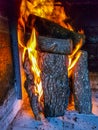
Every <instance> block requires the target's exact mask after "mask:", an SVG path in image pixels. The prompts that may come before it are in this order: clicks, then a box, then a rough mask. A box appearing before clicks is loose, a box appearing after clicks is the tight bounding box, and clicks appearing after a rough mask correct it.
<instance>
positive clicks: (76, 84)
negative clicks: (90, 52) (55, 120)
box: [72, 51, 92, 114]
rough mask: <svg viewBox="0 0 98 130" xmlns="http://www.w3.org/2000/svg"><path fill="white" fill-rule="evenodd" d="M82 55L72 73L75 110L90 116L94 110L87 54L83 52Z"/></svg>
mask: <svg viewBox="0 0 98 130" xmlns="http://www.w3.org/2000/svg"><path fill="white" fill-rule="evenodd" d="M80 53H81V56H80V58H79V60H78V61H77V63H76V65H75V67H74V68H73V72H72V79H73V93H74V102H75V109H76V110H77V111H79V112H80V113H85V114H89V113H91V110H92V103H91V88H90V80H89V77H88V64H87V52H86V51H81V52H80Z"/></svg>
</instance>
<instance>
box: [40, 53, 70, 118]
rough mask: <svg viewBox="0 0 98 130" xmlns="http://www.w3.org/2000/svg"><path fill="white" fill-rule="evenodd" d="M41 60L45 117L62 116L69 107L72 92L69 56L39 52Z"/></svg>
mask: <svg viewBox="0 0 98 130" xmlns="http://www.w3.org/2000/svg"><path fill="white" fill-rule="evenodd" d="M39 61H40V63H39V66H40V69H41V81H42V86H43V92H44V114H45V117H53V116H62V115H64V111H65V109H66V108H67V105H68V99H69V93H70V88H69V83H68V74H67V65H66V62H67V57H66V56H65V55H59V54H52V53H40V52H39Z"/></svg>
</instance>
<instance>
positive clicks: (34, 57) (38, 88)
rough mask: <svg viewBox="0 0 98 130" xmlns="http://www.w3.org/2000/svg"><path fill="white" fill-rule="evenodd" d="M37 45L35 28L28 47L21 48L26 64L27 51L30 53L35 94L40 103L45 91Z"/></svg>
mask: <svg viewBox="0 0 98 130" xmlns="http://www.w3.org/2000/svg"><path fill="white" fill-rule="evenodd" d="M36 45H37V41H36V31H35V29H34V28H33V29H32V33H31V37H30V39H29V40H28V42H27V46H23V45H22V46H21V44H20V46H21V47H23V48H24V50H23V54H22V60H23V62H24V57H25V53H26V51H28V56H29V60H30V63H31V70H32V73H33V75H34V84H35V86H34V92H35V95H37V96H38V101H39V102H41V97H42V95H43V89H42V82H41V79H40V72H41V71H40V68H39V66H38V53H37V51H36Z"/></svg>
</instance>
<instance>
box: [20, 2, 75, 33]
mask: <svg viewBox="0 0 98 130" xmlns="http://www.w3.org/2000/svg"><path fill="white" fill-rule="evenodd" d="M29 14H33V15H36V16H39V17H42V18H46V19H49V20H51V21H54V22H56V23H58V24H59V25H61V26H63V27H65V28H67V29H69V30H72V31H73V28H72V26H71V25H70V24H68V23H66V24H65V22H64V21H65V20H66V19H68V18H69V17H68V16H67V15H66V13H65V11H64V7H63V6H62V4H61V2H54V0H29V1H28V0H22V2H21V6H20V18H24V20H25V21H27V18H28V16H29ZM21 24H22V25H23V26H24V22H23V21H22V22H21ZM24 28H25V26H24Z"/></svg>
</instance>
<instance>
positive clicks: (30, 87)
mask: <svg viewBox="0 0 98 130" xmlns="http://www.w3.org/2000/svg"><path fill="white" fill-rule="evenodd" d="M23 67H24V70H25V73H26V80H25V84H24V87H25V89H26V92H27V94H28V97H29V101H30V105H31V109H32V111H33V113H34V116H35V119H37V120H41V116H40V112H42V106H41V104H39V102H38V95H36V94H35V91H34V87H35V83H34V75H33V73H32V71H31V64H30V60H29V58H28V52H26V54H25V60H24V64H23Z"/></svg>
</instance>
